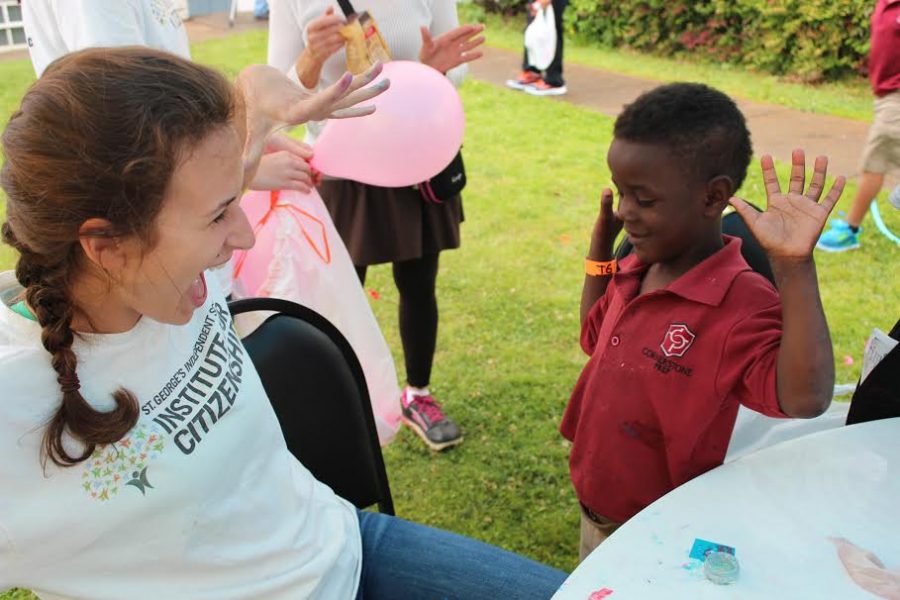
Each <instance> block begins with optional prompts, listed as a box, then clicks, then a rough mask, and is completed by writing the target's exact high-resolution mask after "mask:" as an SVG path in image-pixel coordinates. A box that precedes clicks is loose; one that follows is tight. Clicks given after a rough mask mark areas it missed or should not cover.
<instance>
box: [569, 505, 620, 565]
mask: <svg viewBox="0 0 900 600" xmlns="http://www.w3.org/2000/svg"><path fill="white" fill-rule="evenodd" d="M621 526H622V524H621V523H616V522H614V521H610V520H609V519H607V518H605V517H601V516H600V515H591V516H588V514H587V513H586V512H585V509H584V507H583V506H582V507H581V544H580V545H579V548H578V557H579V560H580V561H581V560H584V559H585V558H587V555H588V554H590V553H591V552H593V551H594V549H595V548H596V547H597V546H599V545H600V544H601V543H602V542H603V540H605V539H606V538H608V537H609V536H611V535H612V534H613V532H614V531H615V530H616V529H618V528H619V527H621Z"/></svg>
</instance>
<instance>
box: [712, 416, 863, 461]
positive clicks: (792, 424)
mask: <svg viewBox="0 0 900 600" xmlns="http://www.w3.org/2000/svg"><path fill="white" fill-rule="evenodd" d="M849 410H850V403H849V402H832V403H831V406H829V407H828V410H826V411H825V413H824V414H821V415H819V416H818V417H816V418H814V419H776V418H774V417H767V416H765V415H763V414H760V413H758V412H756V411H753V410H750V409H749V408H747V407H745V406H741V407H740V408H739V409H738V416H737V420H736V421H735V424H734V430H733V431H732V433H731V441H730V442H729V443H728V451H727V452H726V453H725V462H731V461H733V460H734V459H736V458H740V457H741V456H744V455H746V454H750V453H751V452H756V451H757V450H762V449H763V448H766V447H768V446H772V445H774V444H777V443H779V442H784V441H787V440H791V439H794V438H798V437H801V436H804V435H809V434H810V433H816V432H818V431H825V430H826V429H835V428H837V427H843V426H844V423H846V422H847V413H848V412H849Z"/></svg>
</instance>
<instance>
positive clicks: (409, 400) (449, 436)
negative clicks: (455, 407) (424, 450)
mask: <svg viewBox="0 0 900 600" xmlns="http://www.w3.org/2000/svg"><path fill="white" fill-rule="evenodd" d="M400 404H401V406H402V407H403V422H404V423H406V424H407V425H408V426H409V428H410V429H412V430H413V431H415V432H416V435H418V436H419V437H420V438H422V441H423V442H425V443H426V444H427V445H428V447H429V448H431V449H432V450H435V451H441V450H444V449H446V448H450V447H451V446H456V445H458V444H461V443H462V441H463V437H462V433H460V431H459V427H458V426H457V425H456V423H454V422H453V421H451V420H450V419H449V418H448V417H447V416H445V415H444V413H443V411H441V406H440V404H438V403H437V402H435V400H434V397H433V396H432V395H431V394H428V395H426V396H419V395H416V394H413V393H412V392H411V390H410V389H409V387H406V388H403V393H402V394H401V395H400Z"/></svg>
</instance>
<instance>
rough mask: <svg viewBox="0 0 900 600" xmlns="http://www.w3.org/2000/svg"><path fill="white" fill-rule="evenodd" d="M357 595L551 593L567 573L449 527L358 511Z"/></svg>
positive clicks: (383, 598)
mask: <svg viewBox="0 0 900 600" xmlns="http://www.w3.org/2000/svg"><path fill="white" fill-rule="evenodd" d="M358 514H359V529H360V533H361V534H362V555H363V558H362V577H361V580H360V583H359V592H358V594H357V596H356V597H357V600H393V599H396V600H408V599H409V598H417V599H418V598H421V599H422V600H432V599H434V600H445V599H447V600H449V599H459V600H468V599H473V600H474V599H476V598H477V599H482V598H502V599H504V600H516V599H526V598H527V599H532V598H533V599H535V600H538V599H541V600H545V599H547V598H550V596H552V595H553V593H554V592H556V590H557V588H559V586H560V585H562V582H563V581H564V580H565V579H566V574H565V573H563V572H562V571H559V570H557V569H553V568H551V567H548V566H547V565H544V564H541V563H539V562H536V561H533V560H531V559H530V558H525V557H524V556H519V555H518V554H513V553H512V552H507V551H506V550H502V549H500V548H497V547H496V546H491V545H488V544H485V543H483V542H479V541H477V540H473V539H471V538H467V537H463V536H461V535H456V534H455V533H450V532H448V531H442V530H440V529H433V528H431V527H426V526H424V525H417V524H415V523H410V522H409V521H404V520H403V519H398V518H397V517H392V516H390V515H383V514H381V513H372V512H363V511H359V512H358Z"/></svg>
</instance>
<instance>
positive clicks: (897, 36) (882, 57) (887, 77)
mask: <svg viewBox="0 0 900 600" xmlns="http://www.w3.org/2000/svg"><path fill="white" fill-rule="evenodd" d="M898 19H900V0H878V4H877V5H876V6H875V12H873V13H872V35H871V48H870V49H869V81H870V82H871V83H872V91H874V92H875V95H876V96H884V95H886V94H890V93H891V92H893V91H896V90H897V89H900V21H898Z"/></svg>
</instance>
